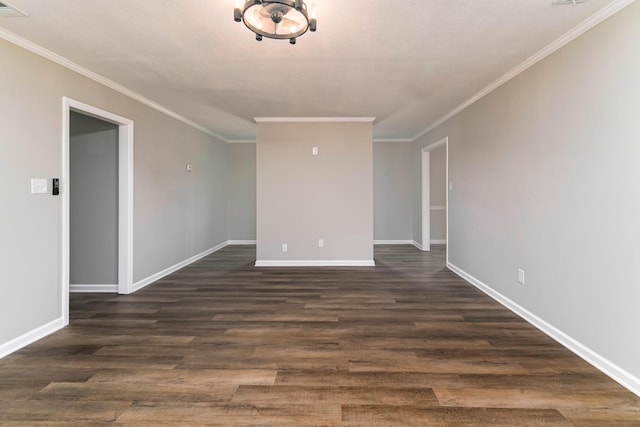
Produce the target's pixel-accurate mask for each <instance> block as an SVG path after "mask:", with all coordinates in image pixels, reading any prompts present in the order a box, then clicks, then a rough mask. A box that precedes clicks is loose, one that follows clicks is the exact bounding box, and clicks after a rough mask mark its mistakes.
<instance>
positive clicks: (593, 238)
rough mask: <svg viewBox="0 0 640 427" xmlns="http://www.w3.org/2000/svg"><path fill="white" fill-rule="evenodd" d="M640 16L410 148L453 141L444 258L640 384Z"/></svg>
mask: <svg viewBox="0 0 640 427" xmlns="http://www.w3.org/2000/svg"><path fill="white" fill-rule="evenodd" d="M639 22H640V2H634V3H632V4H631V5H629V6H627V7H626V8H625V9H623V10H622V11H620V12H618V13H617V14H615V15H613V16H612V17H610V18H609V19H608V20H606V21H605V22H603V23H601V24H599V25H598V26H596V27H594V28H593V29H591V30H590V31H588V32H587V33H585V34H584V35H582V36H581V37H579V38H578V39H576V40H574V41H573V42H571V43H570V44H568V45H567V46H565V47H564V48H562V49H561V50H559V51H557V52H556V53H554V54H552V55H551V56H549V57H547V58H546V59H544V60H543V61H541V62H539V63H538V64H536V65H535V66H533V67H532V68H530V69H529V70H527V71H526V72H524V73H523V74H521V75H520V76H518V77H516V78H515V79H513V80H511V81H509V82H508V83H507V84H505V85H503V86H501V87H500V88H499V89H497V90H495V91H494V92H493V93H491V94H490V95H488V96H486V97H485V98H483V99H482V100H480V101H478V102H477V103H475V104H474V105H473V106H471V107H469V108H467V109H466V110H464V111H463V112H461V113H459V114H458V115H456V116H455V117H453V118H452V119H450V120H449V121H447V122H446V123H444V124H443V125H441V126H438V127H437V128H436V129H434V130H433V131H431V132H429V133H428V134H427V135H426V136H425V137H424V138H422V139H421V140H420V141H418V142H416V144H415V147H414V149H415V152H416V153H418V152H419V150H420V148H421V147H423V146H427V145H429V144H431V143H433V142H435V141H438V140H439V139H441V138H443V137H445V136H448V137H449V156H450V158H449V166H450V169H449V173H450V180H451V182H452V183H453V191H452V192H450V194H449V197H450V198H449V208H450V212H449V219H450V224H449V232H450V235H449V257H450V261H451V263H452V264H453V265H455V266H456V267H458V268H460V269H462V270H463V271H465V272H467V273H468V274H470V275H471V276H473V277H475V278H476V279H478V280H480V281H482V282H484V283H485V284H486V285H488V286H490V287H491V288H492V289H493V290H495V291H497V292H499V293H501V294H502V295H504V296H506V297H507V298H509V299H510V300H512V301H514V302H516V303H517V304H519V305H520V306H522V307H524V308H525V309H526V310H529V311H530V312H531V313H533V314H534V315H536V316H538V317H539V318H541V319H543V320H544V321H546V322H547V323H548V324H550V325H552V326H554V327H556V328H558V329H559V330H561V331H562V332H564V333H565V334H567V335H568V336H570V337H572V338H573V339H575V340H577V341H579V342H580V343H582V344H583V345H585V346H586V347H588V348H590V349H591V350H593V351H595V352H596V353H598V354H599V355H601V356H603V357H605V358H606V359H608V360H609V361H611V362H613V363H614V364H616V365H617V366H619V367H622V368H623V369H625V370H627V371H628V372H629V373H631V374H632V375H635V377H636V378H639V377H640V340H639V339H638V325H640V310H638V302H639V301H640V286H638V277H640V246H639V245H638V242H640V225H639V224H640V222H639V220H638V218H640V197H638V195H639V194H640V186H639V184H638V183H640V169H639V168H638V160H639V159H640V144H639V142H640V120H638V112H639V111H640V49H639V48H638V47H639V46H640V25H638V23H639ZM414 170H415V165H414ZM414 177H415V172H414ZM414 184H415V180H414ZM518 268H522V269H524V270H525V272H526V285H524V286H523V285H519V284H518V283H517V277H518V276H517V270H518Z"/></svg>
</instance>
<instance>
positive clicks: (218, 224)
mask: <svg viewBox="0 0 640 427" xmlns="http://www.w3.org/2000/svg"><path fill="white" fill-rule="evenodd" d="M0 61H1V63H2V67H0V81H2V82H3V85H4V90H3V96H2V97H1V98H0V117H2V126H0V180H1V181H2V185H0V200H2V201H1V202H0V203H2V209H0V235H1V236H2V241H1V243H0V271H2V274H3V278H2V281H0V292H1V293H2V296H3V297H2V298H0V324H1V325H2V327H0V346H1V345H2V344H4V343H7V342H8V341H10V340H12V339H13V338H16V337H19V336H21V335H23V334H25V333H27V332H30V331H33V330H34V329H36V328H38V327H40V326H43V325H45V324H47V323H49V322H51V321H54V320H56V319H60V318H61V316H62V312H61V310H62V308H61V299H62V295H61V294H60V292H61V288H62V285H61V282H60V281H61V273H60V269H61V256H62V255H61V240H62V236H61V225H60V224H61V212H62V206H61V197H54V196H51V195H31V194H30V191H29V185H30V184H29V183H30V179H31V178H49V179H50V178H52V177H61V176H62V164H61V163H62V161H61V158H62V155H61V153H62V137H61V135H62V97H63V96H68V97H70V98H73V99H75V100H78V101H81V102H85V103H87V104H90V105H93V106H95V107H98V108H101V109H103V110H106V111H110V112H112V113H115V114H118V115H120V116H123V117H126V118H129V119H131V120H133V121H134V123H135V126H134V133H135V135H134V137H135V143H134V206H133V209H134V212H133V215H134V219H133V226H134V234H133V250H134V252H133V260H134V266H133V270H134V272H133V273H134V281H139V280H141V279H143V278H146V277H148V276H150V275H152V274H155V273H157V272H160V271H162V270H164V269H166V268H168V267H170V266H173V265H175V264H176V263H179V262H181V261H183V260H185V259H188V258H190V257H191V256H193V255H196V254H198V253H200V252H202V251H204V250H206V249H208V248H211V247H213V246H215V245H217V244H219V243H222V242H224V241H226V240H227V215H228V212H227V164H226V156H227V148H226V144H225V143H223V142H220V141H217V140H215V139H214V138H213V137H211V136H209V135H207V134H205V133H203V132H200V131H198V130H196V129H195V128H193V127H190V126H188V125H186V124H184V123H182V122H179V121H177V120H175V119H172V118H170V117H168V116H167V115H165V114H162V113H161V112H158V111H156V110H153V109H151V108H149V107H147V106H145V105H143V104H141V103H139V102H137V101H135V100H133V99H131V98H128V97H126V96H124V95H122V94H120V93H118V92H115V91H114V90H112V89H109V88H107V87H106V86H103V85H100V84H98V83H96V82H94V81H92V80H89V79H87V78H85V77H82V76H80V75H79V74H77V73H75V72H72V71H70V70H68V69H66V68H64V67H62V66H59V65H57V64H54V63H52V62H50V61H48V60H46V59H44V58H42V57H40V56H37V55H35V54H32V53H30V52H28V51H26V50H24V49H22V48H20V47H17V46H15V45H13V44H11V43H9V42H6V41H4V40H0ZM43 76H46V78H43ZM187 162H191V163H193V164H194V171H193V172H192V173H187V172H186V170H185V164H186V163H187ZM65 184H66V183H62V187H63V191H64V185H65Z"/></svg>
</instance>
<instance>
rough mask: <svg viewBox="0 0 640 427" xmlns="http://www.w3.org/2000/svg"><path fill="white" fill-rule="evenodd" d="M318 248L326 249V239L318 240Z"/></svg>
mask: <svg viewBox="0 0 640 427" xmlns="http://www.w3.org/2000/svg"><path fill="white" fill-rule="evenodd" d="M318 247H319V248H324V239H319V240H318Z"/></svg>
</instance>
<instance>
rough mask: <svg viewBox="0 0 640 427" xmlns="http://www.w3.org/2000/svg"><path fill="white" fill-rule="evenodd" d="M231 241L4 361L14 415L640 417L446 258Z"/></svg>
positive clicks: (153, 420)
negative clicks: (302, 263) (363, 257)
mask: <svg viewBox="0 0 640 427" xmlns="http://www.w3.org/2000/svg"><path fill="white" fill-rule="evenodd" d="M375 258H376V262H377V267H375V268H293V269H284V268H273V269H267V268H263V269H256V268H254V267H253V261H254V259H255V248H254V247H251V246H236V247H227V248H225V249H223V250H222V251H220V252H217V253H215V254H213V255H211V256H209V257H207V258H205V259H203V260H201V261H199V262H197V263H195V264H193V265H191V266H189V267H187V268H185V269H183V270H181V271H179V272H177V273H174V274H172V275H170V276H168V277H166V278H164V279H162V280H160V281H159V282H157V283H156V284H154V285H152V286H150V287H148V288H146V289H143V290H142V291H140V292H138V293H135V294H132V295H128V296H116V295H99V294H95V295H89V294H82V295H80V294H73V295H71V324H70V326H69V327H67V328H65V329H63V330H61V331H59V332H58V333H55V334H53V335H51V336H49V337H47V338H45V339H43V340H41V341H39V342H37V343H35V344H33V345H31V346H29V347H27V348H25V349H23V350H21V351H19V352H17V353H14V354H13V355H10V356H7V357H6V358H4V359H2V360H0V425H2V426H5V425H7V426H9V425H10V426H14V425H25V426H34V425H40V424H42V425H52V426H57V425H103V424H110V423H117V424H122V425H214V426H236V425H255V426H307V425H313V426H320V425H323V426H367V427H373V426H387V425H389V426H390V425H394V426H395V425H397V426H461V425H475V426H565V425H577V426H608V425H611V426H640V399H639V398H638V397H636V396H634V395H633V394H632V393H630V392H628V391H626V390H625V389H623V388H622V387H621V386H619V385H618V384H616V383H615V382H613V381H612V380H610V379H608V378H607V377H606V376H605V375H603V374H601V373H600V372H598V371H597V370H596V369H594V368H593V367H591V366H590V365H588V364H587V363H585V362H584V361H582V360H581V359H580V358H578V357H576V356H574V355H573V354H572V353H571V352H569V351H568V350H566V349H564V348H563V347H561V346H560V345H559V344H557V343H555V342H554V341H552V340H551V339H550V338H548V337H547V336H546V335H544V334H543V333H541V332H539V331H538V330H536V329H535V328H533V327H532V326H530V325H529V324H527V323H525V322H524V321H522V320H521V319H520V318H519V317H517V316H515V315H514V314H512V313H511V312H509V311H508V310H506V309H504V308H502V307H501V306H500V305H498V304H497V303H496V302H494V301H493V300H491V299H490V298H488V297H486V296H485V295H483V294H482V293H480V292H479V291H477V290H476V289H475V288H473V287H472V286H471V285H469V284H467V283H466V282H464V281H462V280H461V279H459V278H458V277H457V276H456V275H454V274H453V273H451V272H450V271H448V270H447V269H446V268H445V267H444V248H443V247H435V249H434V250H433V251H432V252H431V253H422V252H420V251H418V250H417V249H415V248H413V247H408V246H384V247H376V256H375Z"/></svg>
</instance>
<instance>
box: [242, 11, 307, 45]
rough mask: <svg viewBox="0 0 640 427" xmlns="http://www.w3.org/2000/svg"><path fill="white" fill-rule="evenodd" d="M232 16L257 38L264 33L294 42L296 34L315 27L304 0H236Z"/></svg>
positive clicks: (261, 36) (264, 34)
mask: <svg viewBox="0 0 640 427" xmlns="http://www.w3.org/2000/svg"><path fill="white" fill-rule="evenodd" d="M233 19H234V21H236V22H243V23H244V25H245V26H246V27H247V28H248V29H250V30H251V31H253V32H254V33H255V34H256V40H258V41H260V40H262V38H263V37H268V38H271V39H283V40H287V39H288V40H289V42H290V43H291V44H295V43H296V39H297V38H298V37H300V36H301V35H303V34H304V33H306V32H307V31H311V32H314V31H316V28H317V23H316V19H315V17H314V16H313V15H312V13H310V11H309V8H308V7H307V4H306V2H305V1H304V0H245V1H244V2H243V4H242V5H241V4H240V3H238V4H236V8H235V9H234V11H233Z"/></svg>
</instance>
